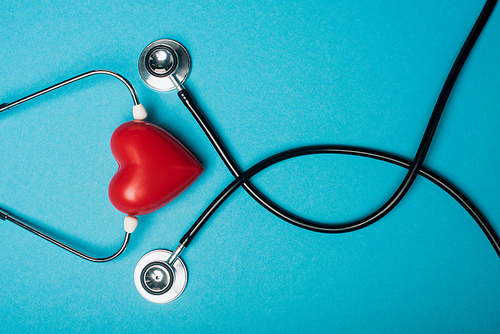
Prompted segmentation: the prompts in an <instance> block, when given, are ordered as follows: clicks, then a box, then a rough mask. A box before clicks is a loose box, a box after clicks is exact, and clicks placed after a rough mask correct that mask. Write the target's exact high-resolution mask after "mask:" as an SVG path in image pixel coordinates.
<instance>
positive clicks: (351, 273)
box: [0, 0, 500, 333]
mask: <svg viewBox="0 0 500 334" xmlns="http://www.w3.org/2000/svg"><path fill="white" fill-rule="evenodd" d="M482 6H483V1H479V0H473V1H463V0H462V1H452V0H440V1H430V0H426V1H412V2H409V1H407V2H401V1H395V0H386V1H352V0H345V1H343V0H333V1H314V0H313V1H285V0H278V1H272V2H270V1H252V2H246V1H234V0H227V1H220V0H219V1H199V0H196V1H192V0H184V1H170V2H161V1H160V2H156V1H129V0H122V1H106V2H104V3H103V4H99V2H96V1H82V2H79V3H78V4H76V3H74V2H68V1H2V2H1V3H0V13H1V15H0V60H1V61H0V78H1V79H0V80H1V83H0V102H10V101H13V100H16V99H18V98H20V97H23V96H25V95H27V94H29V93H31V92H34V91H36V90H38V89H41V88H43V87H46V86H48V85H51V84H54V83H56V82H58V81H61V80H64V79H66V78H69V77H71V76H74V75H77V74H79V73H82V72H85V71H89V70H92V69H97V68H103V69H108V70H112V71H116V72H118V73H120V74H122V75H124V76H125V77H127V78H128V79H129V80H130V81H131V82H132V83H133V84H134V86H135V87H136V89H137V91H138V94H139V98H140V99H141V102H142V103H143V104H144V105H145V106H146V108H147V109H148V110H149V112H150V115H151V117H150V120H151V121H154V122H155V123H157V124H159V125H161V126H163V127H164V128H165V129H167V130H168V131H170V132H171V133H172V134H174V135H175V136H177V137H178V138H179V139H180V140H181V141H182V142H183V143H184V144H185V145H186V146H187V147H188V148H189V149H191V150H192V151H193V153H194V154H195V155H196V156H197V157H198V158H199V159H200V161H201V162H202V164H203V165H204V167H205V173H204V174H203V175H202V177H200V178H199V179H198V181H196V183H195V184H194V185H193V186H192V187H191V188H189V189H188V191H186V192H185V193H184V194H182V195H181V196H180V197H179V198H178V199H176V200H175V201H174V202H172V203H171V204H169V205H168V206H167V207H165V208H163V209H161V210H159V211H157V212H155V213H152V214H149V215H147V216H144V217H141V221H140V226H139V227H138V229H137V231H136V232H135V233H134V234H133V235H132V240H131V244H130V246H129V248H128V249H127V251H126V252H125V254H124V255H122V256H121V257H119V258H118V259H116V260H114V261H112V262H110V263H107V264H93V263H89V262H86V261H84V260H81V259H79V258H76V257H75V256H74V255H72V254H70V253H68V252H65V251H63V250H62V249H59V248H58V247H55V246H53V245H52V244H49V243H47V242H46V241H44V240H42V239H40V238H38V237H36V236H34V235H32V234H30V233H28V232H26V231H24V230H22V229H20V228H18V227H17V226H15V225H13V224H9V223H1V224H0V289H1V290H0V291H1V292H0V293H1V294H0V332H9V333H24V332H40V333H53V332H75V333H92V332H93V333H98V332H104V331H106V332H116V333H123V332H128V333H132V332H135V333H139V332H142V333H144V332H148V333H155V332H168V333H174V332H182V333H199V332H205V333H208V332H239V333H246V332H249V333H255V332H268V331H273V332H281V333H294V332H297V333H302V332H313V331H316V332H340V333H341V332H349V333H365V332H373V333H387V332H394V333H400V332H405V333H422V332H431V333H443V332H444V333H457V332H463V333H470V332H481V333H498V332H499V330H500V318H499V317H498V309H499V308H500V287H499V282H500V261H499V259H498V257H497V255H496V253H495V252H494V251H493V249H492V247H491V245H490V244H489V242H488V240H487V239H486V237H485V236H484V235H483V233H482V232H481V230H480V229H479V228H478V226H477V225H476V224H475V223H474V221H473V220H472V218H470V217H469V216H468V214H467V213H466V212H465V211H464V210H463V209H462V208H461V207H460V206H459V205H458V204H457V203H456V202H455V201H454V200H453V199H452V198H450V197H449V196H448V195H447V194H445V193H444V192H443V191H442V190H440V189H439V188H437V187H436V186H435V185H433V184H431V183H430V182H428V181H426V180H424V179H421V178H419V179H418V180H417V181H416V183H415V185H414V187H413V188H412V190H411V191H410V192H409V194H408V196H407V197H406V198H405V199H404V200H403V201H402V202H401V204H400V205H399V206H398V207H397V208H396V209H395V210H394V211H393V212H391V213H390V214H389V215H388V216H387V217H385V218H384V219H382V220H381V221H380V222H378V223H376V224H374V225H372V226H370V227H369V228H366V229H363V230H360V231H357V232H354V233H350V234H343V235H322V234H317V233H312V232H308V231H305V230H301V229H298V228H296V227H293V226H291V225H288V224H285V223H283V222H282V221H280V220H279V219H277V218H276V217H274V216H273V215H271V214H269V213H268V212H267V211H265V210H264V209H262V208H261V207H260V206H259V205H257V204H256V203H255V202H254V201H253V200H251V199H250V198H249V196H248V195H246V194H245V193H244V192H243V191H242V190H238V191H237V192H236V193H235V194H234V195H233V196H232V197H231V198H230V199H229V200H228V201H227V202H226V203H225V204H224V205H223V207H222V208H221V209H220V210H219V211H218V212H217V213H216V214H215V215H214V216H213V217H212V218H211V220H210V221H209V223H208V224H207V226H206V227H205V229H204V230H203V231H202V232H201V234H200V237H199V238H198V239H195V241H194V242H193V244H192V245H191V246H190V248H188V249H187V250H186V252H185V253H184V254H183V259H184V261H185V262H186V265H187V267H188V270H189V275H190V276H189V283H188V285H187V288H186V290H185V292H184V294H183V295H182V296H181V297H180V298H179V299H178V300H176V301H175V302H174V303H171V304H167V305H156V304H152V303H150V302H148V301H146V300H145V299H143V298H142V297H141V296H140V295H139V294H138V292H137V291H136V289H135V286H134V282H133V275H132V274H133V270H134V268H135V265H136V263H137V261H138V260H139V258H140V257H141V256H142V255H144V254H145V253H147V252H148V251H150V250H153V249H156V248H170V249H172V248H174V247H175V246H176V245H177V242H178V240H179V238H180V237H181V236H182V235H183V234H184V232H185V231H186V230H187V229H188V228H189V226H190V225H191V223H192V222H193V221H194V220H195V219H196V218H197V217H198V215H199V214H200V213H201V212H202V211H203V209H204V208H205V207H206V205H208V203H210V201H211V200H212V199H213V198H214V197H215V196H216V194H217V193H218V192H219V191H220V190H222V189H223V188H224V187H225V185H226V184H227V183H228V182H230V181H231V180H232V177H231V175H230V173H229V172H228V171H227V170H226V169H225V167H224V166H223V164H222V162H221V161H220V159H219V158H218V156H217V154H216V153H215V152H214V150H213V149H212V148H211V146H210V144H209V142H208V141H207V140H206V138H205V136H204V135H203V133H202V131H201V130H200V129H199V128H198V126H197V125H196V123H195V121H194V120H193V119H192V117H191V116H190V115H189V113H188V112H187V111H186V110H185V109H184V107H183V106H182V105H181V103H180V101H178V99H177V97H176V96H175V93H160V92H155V91H152V90H150V89H149V88H148V87H146V85H145V84H143V83H142V81H141V79H140V77H139V74H138V71H137V60H138V57H139V54H140V52H141V51H142V49H143V48H144V47H145V46H146V45H147V44H148V43H150V42H152V41H154V40H156V39H159V38H173V39H176V40H178V41H180V42H181V43H183V44H184V45H185V46H186V47H187V49H188V50H189V51H190V53H191V56H192V60H193V67H192V73H191V75H190V77H189V80H188V81H187V83H186V86H187V87H188V88H190V89H191V92H192V95H193V96H194V97H195V98H196V99H197V101H198V103H199V105H200V107H202V109H204V110H205V112H206V115H207V117H208V118H209V119H210V121H211V122H212V123H213V125H214V127H215V128H216V130H217V131H219V133H220V134H221V136H222V138H223V139H224V141H225V143H226V144H227V146H228V148H229V150H230V151H231V152H232V153H233V154H234V155H235V157H236V160H237V162H238V163H239V164H240V166H241V167H242V168H243V169H246V168H248V167H250V166H251V165H252V164H254V163H256V162H257V161H259V160H261V159H263V158H265V157H267V156H269V155H271V154H274V153H277V152H279V151H282V150H284V149H289V148H293V147H298V146H303V145H311V144H329V143H332V144H348V145H358V146H366V147H370V148H375V149H380V150H385V151H389V152H392V153H395V154H398V155H401V156H404V157H407V158H410V159H411V157H412V154H414V152H415V150H416V147H417V145H418V142H419V140H420V137H421V135H422V133H423V130H424V128H425V125H426V122H427V120H428V118H429V115H430V112H431V110H432V107H433V104H434V102H435V100H436V98H437V95H438V93H439V90H440V88H441V86H442V83H443V82H444V79H445V77H446V75H447V73H448V70H449V68H450V67H451V65H452V62H453V60H454V58H455V56H456V54H457V53H458V50H459V49H460V47H461V45H462V43H463V41H464V40H465V37H466V36H467V34H468V32H469V30H470V28H471V27H472V25H473V23H474V21H475V20H476V17H477V15H478V14H479V12H480V10H481V8H482ZM499 31H500V10H499V8H497V9H496V10H495V12H494V13H493V15H492V17H491V19H490V22H489V23H488V24H487V26H486V28H485V30H484V32H483V34H482V35H481V37H480V39H479V41H478V43H477V44H476V47H475V49H474V50H473V51H472V54H471V56H470V58H469V60H468V61H467V63H466V66H465V68H464V70H463V72H462V74H461V75H460V78H459V80H458V82H457V85H456V87H455V89H454V91H453V93H452V96H451V100H450V102H449V104H448V106H447V109H446V112H445V115H444V117H443V122H442V124H441V125H440V126H439V129H438V133H437V136H436V138H435V141H434V143H433V145H432V147H431V150H430V154H429V157H428V159H427V161H426V166H427V167H428V168H431V169H433V170H435V171H436V172H438V173H439V174H441V175H443V176H445V177H446V178H447V179H449V180H452V182H453V183H454V184H455V185H457V186H458V187H459V188H460V189H462V190H463V191H465V193H467V194H468V195H469V196H470V198H471V199H472V200H473V201H474V202H475V203H476V204H477V205H478V207H479V208H480V209H482V210H483V212H484V214H485V215H486V217H487V218H488V219H489V220H490V221H491V222H492V225H493V226H494V227H495V228H496V230H497V231H500V206H499V198H500V196H499V191H498V189H499V187H500V177H499V174H498V169H499V166H500V155H499V154H498V153H499V151H498V150H499V147H500V136H499V135H498V128H500V116H499V115H500V113H499V107H498V94H499V91H500V63H499V59H500V34H499ZM127 94H128V93H127V91H126V89H125V88H124V86H123V85H122V84H121V83H119V82H118V81H116V80H114V79H111V78H107V77H94V78H91V79H88V80H86V81H83V82H80V83H77V84H75V85H73V86H70V87H67V88H64V89H62V90H60V91H57V92H54V93H52V94H48V95H46V96H44V97H42V98H39V99H37V100H33V101H32V102H29V103H26V104H24V105H22V106H19V107H16V108H13V109H12V110H9V111H8V112H5V113H2V114H1V115H0V156H1V157H2V158H1V163H0V206H1V207H2V208H3V209H5V210H7V211H10V212H11V213H13V214H15V215H17V216H19V217H21V218H23V219H25V220H27V221H30V222H33V223H34V224H35V225H36V226H38V227H40V228H42V229H43V230H44V231H47V232H48V233H50V234H51V235H55V236H57V237H59V238H62V239H63V240H66V241H67V242H69V243H71V244H72V245H74V246H76V247H78V248H79V249H82V250H84V251H86V252H89V253H92V254H94V255H96V256H102V255H106V254H109V253H111V252H113V251H114V250H115V249H116V248H117V247H118V246H119V245H120V243H121V240H122V236H123V234H122V233H123V232H122V221H123V214H121V213H120V212H118V211H117V210H115V209H114V208H113V207H112V205H111V204H110V202H109V200H108V198H107V186H108V183H109V180H110V179H111V177H112V176H113V174H114V172H115V171H116V163H115V162H114V160H113V157H112V155H111V152H110V149H109V145H108V143H109V138H110V136H111V133H112V132H113V130H114V129H115V128H116V127H117V126H118V125H120V124H121V123H122V122H124V121H127V120H130V119H131V106H132V103H131V100H130V97H129V96H128V95H127ZM403 175H404V171H403V170H401V169H399V168H397V167H395V166H391V165H387V164H384V163H381V162H376V161H371V160H367V159H362V158H354V157H341V156H338V157H332V156H328V157H324V156H319V157H307V158H300V159H296V160H294V161H290V162H286V163H282V164H279V165H277V166H274V167H273V168H271V169H269V171H266V172H264V173H262V175H259V176H258V177H256V181H255V182H256V184H258V185H259V186H261V187H262V189H263V191H264V192H265V193H266V194H269V195H270V196H271V197H272V198H274V199H276V201H278V202H279V203H282V204H283V205H285V207H286V208H288V209H290V210H292V211H293V212H296V213H299V214H301V215H304V216H306V217H310V218H315V219H319V220H321V221H330V222H332V221H345V220H350V219H354V218H359V217H360V216H361V215H363V214H367V213H369V212H370V210H373V209H375V208H376V207H377V206H378V205H380V204H381V203H382V202H383V201H384V199H386V198H387V197H388V196H389V195H390V194H391V191H392V190H393V189H394V188H395V187H396V186H397V185H398V182H400V180H401V178H402V177H403Z"/></svg>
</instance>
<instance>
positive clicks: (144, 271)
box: [134, 249, 187, 304]
mask: <svg viewBox="0 0 500 334" xmlns="http://www.w3.org/2000/svg"><path fill="white" fill-rule="evenodd" d="M171 254H172V252H171V251H168V250H164V249H158V250H154V251H152V252H149V253H147V254H146V255H144V256H143V257H142V258H141V259H140V260H139V263H137V266H136V267H135V272H134V282H135V287H136V288H137V290H138V291H139V293H140V294H141V295H142V296H143V297H144V298H146V299H147V300H149V301H150V302H153V303H158V304H163V303H169V302H171V301H173V300H175V299H176V298H177V297H179V296H180V295H181V294H182V292H183V291H184V288H185V287H186V284H187V269H186V265H185V264H184V262H183V261H182V259H181V258H177V260H176V261H175V262H174V263H173V265H172V266H170V265H169V264H167V260H168V259H169V257H170V255H171Z"/></svg>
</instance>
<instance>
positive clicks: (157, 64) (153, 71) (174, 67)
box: [139, 39, 191, 91]
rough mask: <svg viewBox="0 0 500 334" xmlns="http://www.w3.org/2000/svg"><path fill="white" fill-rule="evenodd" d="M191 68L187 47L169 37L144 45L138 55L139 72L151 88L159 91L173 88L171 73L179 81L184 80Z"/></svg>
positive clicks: (182, 81)
mask: <svg viewBox="0 0 500 334" xmlns="http://www.w3.org/2000/svg"><path fill="white" fill-rule="evenodd" d="M190 69H191V57H190V56H189V53H188V51H187V49H186V48H185V47H184V46H183V45H182V44H181V43H179V42H176V41H174V40H171V39H160V40H157V41H154V42H153V43H151V44H149V45H148V46H146V48H145V49H144V50H143V51H142V53H141V56H140V57H139V74H140V75H141V77H142V79H143V80H144V82H145V83H146V84H147V85H148V86H149V87H151V88H153V89H156V90H161V91H168V90H172V89H175V84H174V83H173V82H172V79H171V74H175V77H176V78H177V80H179V82H180V83H184V81H186V79H187V76H188V75H189V71H190Z"/></svg>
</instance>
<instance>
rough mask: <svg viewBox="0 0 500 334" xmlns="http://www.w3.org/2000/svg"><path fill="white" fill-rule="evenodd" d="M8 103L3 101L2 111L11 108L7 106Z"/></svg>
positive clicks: (0, 109) (0, 108) (0, 105)
mask: <svg viewBox="0 0 500 334" xmlns="http://www.w3.org/2000/svg"><path fill="white" fill-rule="evenodd" d="M8 105H9V104H8V103H2V104H0V112H2V111H5V110H7V109H9V108H7V106H8Z"/></svg>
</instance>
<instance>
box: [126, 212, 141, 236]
mask: <svg viewBox="0 0 500 334" xmlns="http://www.w3.org/2000/svg"><path fill="white" fill-rule="evenodd" d="M138 223H139V218H137V217H136V216H130V215H128V216H126V217H125V219H124V220H123V227H124V228H125V232H127V233H133V232H134V231H135V228H136V227H137V224H138Z"/></svg>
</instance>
